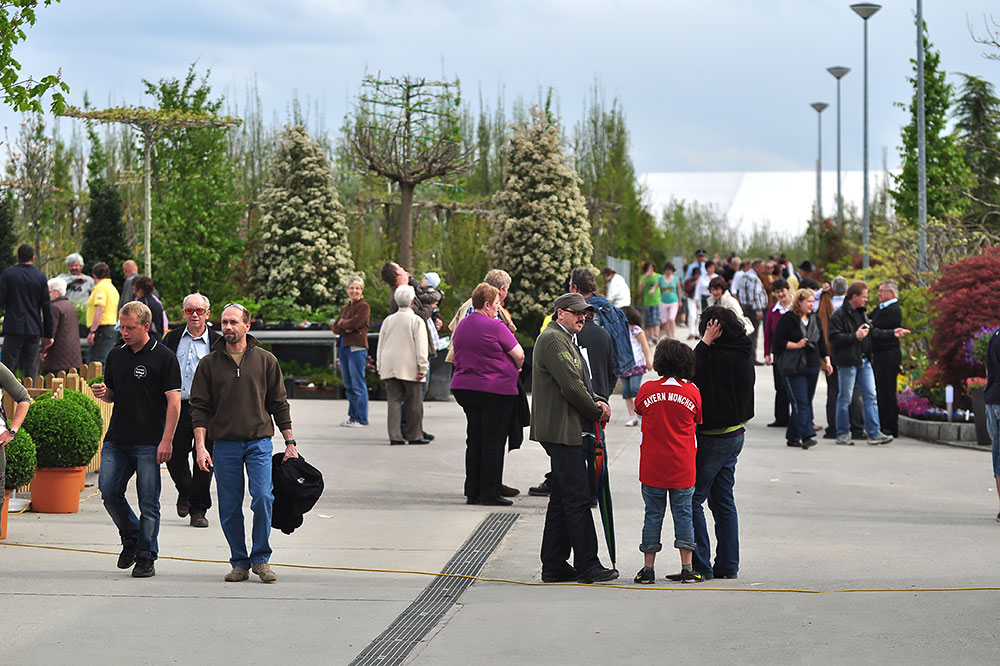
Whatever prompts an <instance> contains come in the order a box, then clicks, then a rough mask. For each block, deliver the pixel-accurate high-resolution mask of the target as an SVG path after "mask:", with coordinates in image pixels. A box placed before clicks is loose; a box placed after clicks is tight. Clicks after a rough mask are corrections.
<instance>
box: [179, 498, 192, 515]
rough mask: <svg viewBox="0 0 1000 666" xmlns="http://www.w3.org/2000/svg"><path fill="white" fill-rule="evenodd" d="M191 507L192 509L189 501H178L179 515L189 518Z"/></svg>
mask: <svg viewBox="0 0 1000 666" xmlns="http://www.w3.org/2000/svg"><path fill="white" fill-rule="evenodd" d="M190 509H191V507H190V506H188V503H187V502H178V503H177V515H178V516H180V517H181V518H187V515H188V511H189V510H190Z"/></svg>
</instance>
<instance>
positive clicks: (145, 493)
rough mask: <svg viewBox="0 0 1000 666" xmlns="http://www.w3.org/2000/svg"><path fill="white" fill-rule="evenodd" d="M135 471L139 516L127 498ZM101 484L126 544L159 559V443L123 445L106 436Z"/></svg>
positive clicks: (102, 449) (107, 507)
mask: <svg viewBox="0 0 1000 666" xmlns="http://www.w3.org/2000/svg"><path fill="white" fill-rule="evenodd" d="M133 473H134V474H135V489H136V493H137V494H138V496H139V518H136V517H135V513H134V512H133V511H132V507H130V506H129V504H128V501H127V500H126V499H125V489H126V488H127V487H128V481H129V479H131V478H132V474H133ZM97 485H98V487H99V488H100V490H101V499H103V500H104V508H105V509H107V511H108V515H110V516H111V520H113V521H114V523H115V526H116V527H118V535H119V536H120V537H121V540H122V545H125V544H135V545H136V546H137V547H138V549H139V550H144V551H147V552H149V553H152V555H153V559H156V553H157V551H158V545H157V543H156V537H157V535H158V534H159V532H160V463H158V462H156V445H154V444H150V445H140V446H121V445H117V444H115V443H114V442H112V441H110V440H107V439H106V440H104V446H103V447H102V448H101V471H100V473H99V475H98V479H97Z"/></svg>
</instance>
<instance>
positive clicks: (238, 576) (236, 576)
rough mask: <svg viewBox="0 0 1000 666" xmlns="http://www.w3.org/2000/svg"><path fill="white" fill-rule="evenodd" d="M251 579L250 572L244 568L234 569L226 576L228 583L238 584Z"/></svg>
mask: <svg viewBox="0 0 1000 666" xmlns="http://www.w3.org/2000/svg"><path fill="white" fill-rule="evenodd" d="M249 577H250V572H249V571H247V570H246V569H244V568H243V567H233V570H232V571H230V572H229V573H227V574H226V582H227V583H238V582H240V581H241V580H246V579H247V578H249Z"/></svg>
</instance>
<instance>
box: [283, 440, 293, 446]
mask: <svg viewBox="0 0 1000 666" xmlns="http://www.w3.org/2000/svg"><path fill="white" fill-rule="evenodd" d="M285 446H295V440H294V439H286V440H285Z"/></svg>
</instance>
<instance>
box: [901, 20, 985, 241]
mask: <svg viewBox="0 0 1000 666" xmlns="http://www.w3.org/2000/svg"><path fill="white" fill-rule="evenodd" d="M923 35H924V39H923V42H924V127H925V132H926V146H927V147H926V152H927V217H928V218H929V219H938V220H943V219H947V218H950V217H956V216H961V215H962V214H963V213H964V212H965V210H966V209H967V208H968V206H969V200H968V198H967V197H966V196H965V194H964V192H965V191H966V190H967V189H968V188H969V187H971V185H972V182H973V179H972V175H971V174H970V173H969V169H968V167H967V166H966V165H965V158H964V155H963V150H962V147H961V146H960V145H959V143H958V141H957V140H956V138H955V137H954V135H952V134H950V133H949V132H948V128H947V123H948V107H949V106H950V104H951V99H952V95H953V88H952V85H951V84H950V83H948V82H947V81H946V79H945V76H946V73H945V72H944V71H943V70H942V69H941V68H940V67H941V53H940V52H939V51H936V50H935V49H934V48H933V46H932V45H931V43H930V40H929V39H928V38H927V25H926V24H925V25H924V27H923ZM910 62H912V63H913V70H914V75H913V77H912V78H910V79H909V81H910V82H911V83H912V84H913V88H914V96H913V99H912V100H911V101H910V105H909V111H910V122H909V124H907V125H906V126H905V127H904V128H903V137H902V138H903V146H902V148H901V149H900V156H901V157H902V159H903V170H902V173H901V174H900V175H899V176H898V177H896V178H895V179H894V180H895V185H896V189H895V190H893V191H892V196H893V198H894V199H895V203H896V214H897V215H899V216H900V217H902V218H903V219H905V220H907V221H909V222H911V223H914V224H916V222H917V107H916V86H917V79H916V68H917V61H916V59H913V58H911V59H910ZM898 106H902V105H901V104H898Z"/></svg>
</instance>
